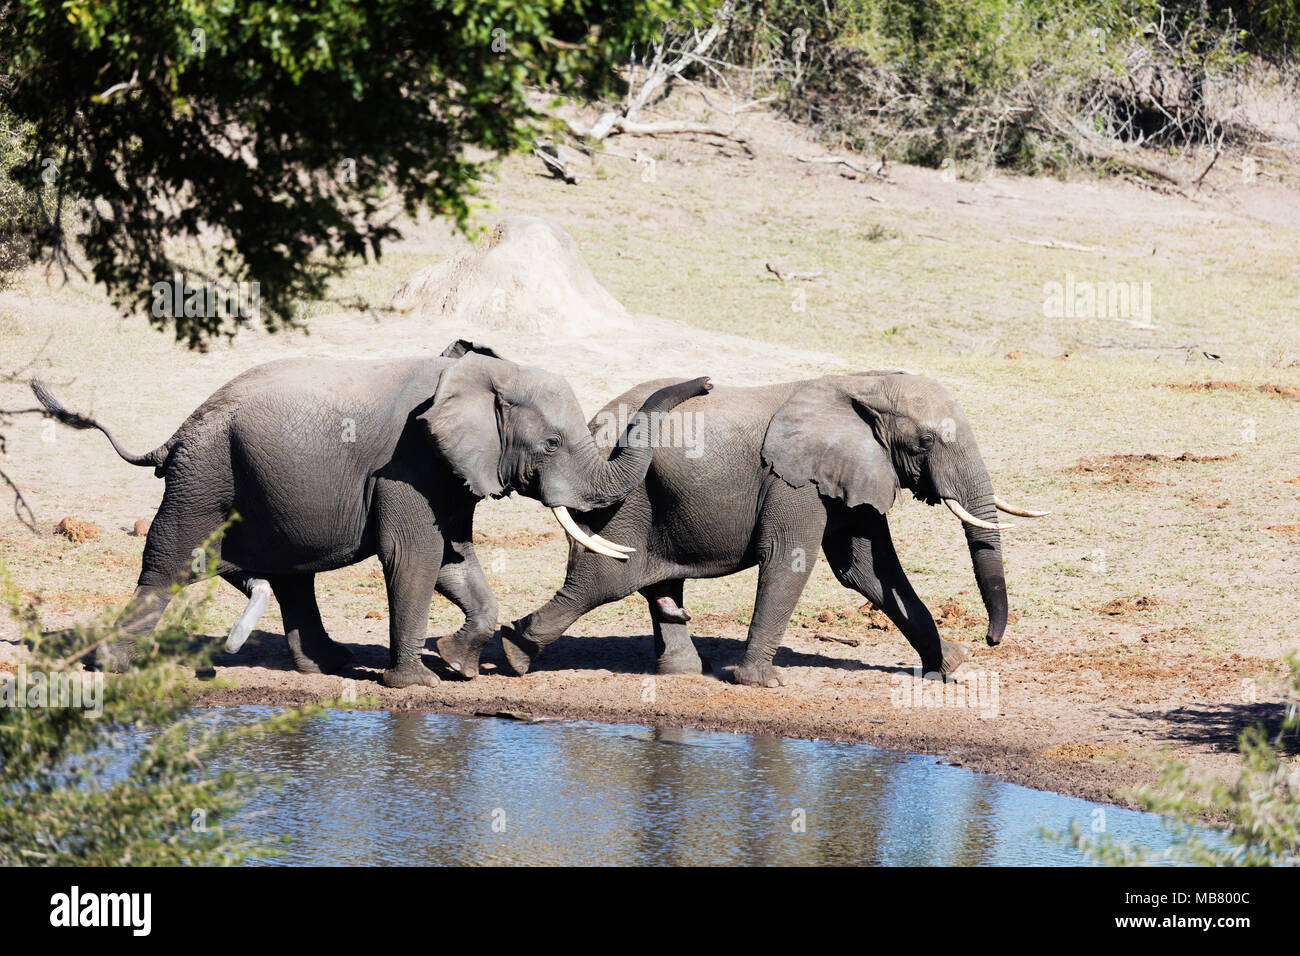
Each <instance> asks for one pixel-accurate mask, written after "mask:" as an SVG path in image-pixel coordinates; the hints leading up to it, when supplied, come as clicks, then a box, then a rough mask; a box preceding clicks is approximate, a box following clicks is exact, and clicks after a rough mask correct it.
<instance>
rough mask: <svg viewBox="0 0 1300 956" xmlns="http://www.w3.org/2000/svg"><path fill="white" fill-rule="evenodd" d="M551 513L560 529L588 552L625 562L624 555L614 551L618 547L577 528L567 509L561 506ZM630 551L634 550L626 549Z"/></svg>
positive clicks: (625, 556)
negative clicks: (553, 514)
mask: <svg viewBox="0 0 1300 956" xmlns="http://www.w3.org/2000/svg"><path fill="white" fill-rule="evenodd" d="M551 511H553V512H555V520H556V521H558V522H560V527H561V528H563V529H564V530H565V532H566V533H567V534H568V535H569V537H571V538H572V539H573V540H574V541H576V542H578V544H580V545H582V546H583V547H584V548H586V549H587V550H588V551H595V552H596V553H597V554H603V555H604V556H605V557H607V558H615V559H617V560H619V561H626V560H627V554H626V553H624V552H623V551H615V550H614V548H615V547H618V546H617V545H615V544H613V543H612V542H609V541H605V540H604V539H603V538H601V537H600V536H599V535H596V536H594V537H593V536H592V535H589V534H587V532H585V531H583V530H582V529H581V528H579V527H578V522H576V521H574V520H573V516H572V515H571V514H569V509H568V508H566V507H564V506H563V505H561V506H560V507H558V508H552V509H551ZM602 542H604V543H602ZM632 550H635V549H632V548H629V549H628V551H632Z"/></svg>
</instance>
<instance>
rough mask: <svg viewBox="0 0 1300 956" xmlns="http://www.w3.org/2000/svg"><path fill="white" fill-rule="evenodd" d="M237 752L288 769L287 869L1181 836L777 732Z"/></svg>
mask: <svg viewBox="0 0 1300 956" xmlns="http://www.w3.org/2000/svg"><path fill="white" fill-rule="evenodd" d="M267 710H268V709H267V708H259V707H242V708H230V709H222V711H221V712H220V719H221V720H223V721H224V720H239V721H243V720H253V719H256V718H259V717H262V716H265V714H266V713H267ZM228 759H232V760H234V761H235V762H236V763H237V764H238V765H240V766H242V767H244V768H246V769H249V770H254V771H261V772H268V773H275V774H280V775H283V778H284V785H283V787H282V789H281V790H280V792H279V793H278V794H263V795H260V796H258V797H257V798H256V799H255V800H254V802H253V804H252V805H251V807H250V809H251V810H253V811H256V814H255V815H253V816H251V817H250V818H248V819H246V820H245V821H244V822H242V823H241V824H240V826H241V827H242V829H243V830H244V832H245V833H247V834H250V835H257V836H272V835H278V834H288V835H289V836H290V838H291V840H290V842H289V844H288V846H287V848H286V849H285V850H284V851H283V853H281V854H280V855H279V857H278V858H276V859H275V860H274V861H273V862H276V863H280V864H289V865H301V864H413V865H433V864H791V865H799V864H854V865H863V864H883V865H1003V864H1038V865H1065V864H1075V863H1079V862H1082V861H1081V858H1080V857H1079V855H1078V854H1077V853H1075V852H1074V851H1073V850H1070V849H1067V848H1064V847H1061V846H1059V845H1057V844H1055V843H1054V842H1052V841H1050V840H1047V839H1044V838H1043V837H1042V836H1041V835H1040V832H1039V831H1040V829H1041V828H1048V829H1053V830H1060V831H1064V830H1066V829H1067V828H1068V827H1069V825H1070V822H1071V821H1078V823H1079V824H1080V826H1082V827H1084V828H1085V829H1091V828H1092V827H1093V826H1094V825H1095V824H1098V823H1099V824H1100V825H1102V826H1104V828H1105V831H1106V832H1107V833H1109V834H1110V835H1111V836H1113V837H1116V838H1118V839H1124V840H1131V841H1134V842H1136V843H1140V844H1143V845H1146V846H1148V847H1152V848H1156V849H1160V848H1163V847H1165V846H1166V845H1167V844H1168V841H1169V833H1168V831H1166V829H1165V828H1164V827H1163V826H1162V825H1161V821H1160V818H1159V817H1156V816H1154V815H1151V814H1146V813H1140V812H1136V811H1132V810H1124V809H1120V808H1117V807H1101V806H1100V805H1098V804H1093V803H1089V802H1088V801H1086V800H1079V799H1076V798H1073V797H1066V796H1061V795H1060V794H1056V793H1050V792H1045V791H1040V790H1031V789H1028V788H1026V787H1019V786H1015V785H1013V784H1008V783H1003V782H1000V781H998V780H995V779H993V778H991V777H989V776H987V775H983V774H977V773H973V772H971V771H969V770H965V769H962V768H959V767H951V766H947V765H944V764H940V763H938V762H937V760H936V758H934V757H927V756H920V755H915V754H904V753H897V752H894V751H888V750H880V749H877V748H874V747H869V746H866V745H862V744H839V743H828V742H824V741H810V740H794V739H789V738H783V737H773V736H750V735H744V734H730V733H717V732H706V731H696V730H686V729H681V728H653V727H643V726H636V725H610V724H597V723H571V722H559V721H542V722H517V721H508V720H499V719H489V718H473V717H461V716H455V715H447V714H413V713H393V712H388V711H336V712H332V713H331V714H329V715H328V716H326V717H323V718H320V719H313V720H311V721H308V722H306V723H305V724H304V725H303V726H302V727H301V728H300V729H299V730H298V731H297V732H295V733H293V734H288V735H282V736H273V737H268V738H264V739H261V740H257V741H254V742H252V743H250V744H249V745H248V746H247V748H246V749H245V750H244V751H243V752H242V753H241V755H240V756H238V757H237V758H228ZM1098 813H1100V816H1098Z"/></svg>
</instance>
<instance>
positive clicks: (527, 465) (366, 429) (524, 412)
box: [33, 341, 706, 687]
mask: <svg viewBox="0 0 1300 956" xmlns="http://www.w3.org/2000/svg"><path fill="white" fill-rule="evenodd" d="M705 388H706V380H705V379H696V380H694V381H692V382H686V383H674V384H672V385H668V386H667V387H665V388H663V389H657V390H654V389H652V390H651V391H652V392H653V393H654V394H649V393H647V400H646V402H645V412H646V413H647V414H648V413H653V412H656V411H666V410H668V409H671V408H673V407H674V406H675V405H676V404H677V403H678V402H680V401H682V400H684V399H686V398H690V397H692V396H695V395H699V394H703V392H704V390H705ZM33 390H34V391H35V392H36V394H37V397H38V398H39V399H40V401H41V402H42V404H44V405H45V407H46V409H47V410H48V411H49V412H50V413H51V414H52V415H53V416H54V417H56V418H58V419H59V420H61V421H63V422H64V423H65V424H68V425H72V426H73V427H77V428H99V429H100V430H101V431H104V429H103V428H102V426H100V425H99V424H97V423H96V422H94V421H92V420H91V419H88V418H86V417H84V416H81V415H78V414H76V413H74V412H69V411H67V410H66V409H64V408H63V406H62V405H60V404H59V403H58V401H57V400H56V399H55V398H54V397H53V396H51V395H50V394H49V393H48V392H46V391H45V390H44V389H43V388H42V387H40V386H39V385H36V384H34V385H33ZM583 418H584V416H583V413H582V409H581V407H580V406H579V405H578V401H577V399H576V398H575V397H574V394H573V392H572V390H571V389H570V388H569V386H568V384H567V383H565V381H564V380H563V379H562V378H560V377H559V376H558V375H553V374H551V373H549V372H545V371H542V370H540V369H534V368H525V367H522V366H519V365H516V364H514V363H513V362H508V361H505V360H503V359H501V358H500V357H498V356H496V354H495V353H494V352H492V351H491V350H490V349H486V348H483V347H482V346H476V345H474V344H473V343H469V342H464V341H461V342H457V343H454V344H453V345H452V346H451V347H449V348H448V349H447V351H446V352H444V353H443V356H442V357H438V358H416V359H392V360H381V361H356V360H339V361H333V360H325V359H287V360H283V361H278V362H272V363H270V364H267V365H262V366H258V367H257V368H254V369H251V370H249V371H247V372H245V373H244V374H242V375H240V376H238V377H237V378H235V379H233V380H231V381H230V382H228V383H227V384H226V385H224V386H222V387H221V388H220V389H219V390H218V391H217V392H216V393H214V394H213V395H212V397H210V398H209V399H208V400H207V401H206V402H204V403H203V404H202V405H201V406H199V408H198V409H197V410H196V411H195V412H194V413H193V414H192V415H190V417H189V419H187V420H186V422H185V423H184V424H183V425H182V426H181V427H180V429H179V430H178V431H177V432H176V434H175V435H173V436H172V437H171V438H170V439H169V440H168V441H167V442H166V443H165V444H163V445H161V446H160V447H158V448H156V449H155V450H153V451H151V452H149V453H148V454H145V455H132V454H130V453H128V452H125V451H123V450H122V449H121V448H120V447H119V446H118V445H117V442H116V441H113V438H112V436H111V435H109V440H110V441H113V447H114V448H115V449H116V450H117V452H118V454H119V455H121V456H122V457H123V458H124V459H125V460H127V461H128V462H131V463H132V464H136V465H152V466H154V468H155V473H156V474H158V475H159V476H161V477H165V478H166V481H167V484H166V490H165V491H164V493H163V500H162V504H161V506H160V507H159V509H158V514H157V516H156V517H155V518H154V520H153V524H152V525H151V526H150V528H149V536H148V540H147V541H146V544H145V550H144V559H143V567H142V569H141V572H140V578H139V583H138V585H137V587H136V590H135V594H134V595H133V596H132V598H131V601H130V603H129V604H128V606H127V608H126V610H125V611H124V612H123V616H122V618H121V620H120V621H119V624H120V626H121V629H122V632H123V634H124V635H125V638H124V640H122V641H120V642H118V643H117V644H116V645H114V646H113V648H112V649H111V653H110V654H109V655H108V660H107V661H105V663H106V664H107V665H108V666H110V667H118V668H120V667H123V666H125V665H126V664H128V663H129V661H130V658H131V656H132V654H133V651H134V644H135V642H134V641H133V640H132V639H131V638H132V637H133V636H137V635H140V634H144V633H147V632H149V631H151V630H152V629H153V627H154V626H155V625H156V624H157V622H158V619H159V617H160V616H161V615H162V613H163V610H164V609H165V608H166V606H167V604H168V602H169V601H170V599H171V586H172V584H173V582H181V583H189V582H191V581H193V580H196V579H197V578H199V577H202V576H203V575H202V574H195V573H194V571H193V570H192V568H191V563H192V562H193V561H194V551H195V549H196V548H200V547H201V546H202V545H203V543H204V541H205V540H206V539H207V538H208V537H209V535H211V534H212V533H213V532H214V531H215V530H217V529H218V528H219V527H220V526H221V525H222V524H223V523H225V522H226V521H227V519H229V517H230V516H231V514H232V513H237V514H238V515H239V516H240V520H239V521H238V522H236V523H235V524H234V525H233V526H232V527H231V528H230V530H229V531H228V532H227V533H226V535H225V537H224V539H223V541H222V542H221V548H220V563H219V566H218V567H217V568H216V569H215V572H216V573H218V574H221V575H222V577H224V578H225V579H226V580H227V581H229V582H230V583H231V584H233V585H234V586H236V587H238V588H239V589H240V590H241V591H243V592H244V593H245V594H246V595H249V596H250V597H251V598H253V600H254V606H255V604H256V603H257V601H258V599H259V596H258V595H257V584H258V582H259V581H260V580H263V579H264V580H265V581H267V582H269V584H270V587H271V590H272V591H273V592H274V594H275V597H276V600H277V601H278V602H279V605H280V611H281V614H282V615H283V618H284V625H285V632H286V637H287V639H288V643H289V649H290V652H291V653H292V656H293V661H294V665H295V666H296V667H297V668H298V670H300V671H303V672H307V673H317V672H334V671H337V670H339V669H340V668H342V667H344V666H345V665H346V663H347V662H348V660H349V658H350V654H349V653H348V652H347V650H346V649H344V648H343V647H341V646H340V645H338V644H336V643H334V642H333V641H332V640H330V638H329V637H328V635H326V633H325V629H324V627H323V626H322V624H321V618H320V611H319V609H318V608H317V605H316V595H315V588H314V577H315V575H316V574H317V573H318V572H320V571H329V570H332V569H334V568H340V567H344V566H345V565H349V564H355V563H356V562H358V561H361V560H364V559H365V558H367V557H369V556H371V555H375V554H377V555H378V556H379V560H380V562H381V564H382V565H383V570H384V580H385V583H386V586H387V591H388V604H389V612H390V613H389V621H390V624H389V664H388V669H387V670H385V671H384V674H383V678H382V680H383V683H384V684H386V685H388V686H389V687H405V686H408V685H411V684H433V683H436V682H437V677H436V676H435V675H434V674H433V673H432V672H431V671H430V670H428V669H427V668H426V667H425V666H424V664H423V662H422V661H421V659H420V653H421V650H422V649H423V647H424V643H425V638H426V627H427V623H428V619H429V604H430V602H431V600H432V598H433V593H434V590H435V588H436V590H437V591H438V592H440V593H441V594H443V595H445V596H446V597H447V598H449V599H450V600H451V601H453V602H454V603H455V604H456V605H457V606H458V607H459V608H460V609H461V610H462V611H463V612H464V614H465V624H464V626H463V627H462V628H461V629H460V630H459V631H458V632H457V633H455V634H453V635H450V636H448V637H444V638H442V639H441V640H440V641H438V645H437V646H438V652H439V653H440V654H441V656H442V657H443V658H444V659H445V660H446V661H447V662H448V663H449V664H450V665H451V666H452V667H453V668H456V669H459V670H462V671H465V672H470V673H473V672H476V671H477V670H478V652H479V649H480V648H481V647H482V644H483V643H484V642H485V641H486V640H487V639H488V638H490V637H491V636H492V634H493V633H494V631H495V629H496V624H497V603H496V599H495V598H494V597H493V595H492V592H491V590H490V589H489V587H488V584H487V580H486V579H485V578H484V575H483V571H482V569H481V568H480V567H479V564H478V560H477V558H476V557H475V555H474V547H473V545H472V544H471V543H470V542H471V536H472V525H473V518H474V507H475V505H476V504H477V503H478V501H479V500H480V499H481V498H484V497H489V496H491V497H501V496H503V495H505V494H508V493H509V492H511V491H518V492H519V493H521V494H524V495H528V496H529V497H532V498H536V499H538V500H540V501H541V502H542V503H543V504H545V505H547V506H548V507H555V506H560V505H563V506H565V507H567V508H570V509H574V510H582V511H586V510H591V509H594V508H602V507H607V506H609V505H612V504H614V503H616V502H617V501H619V500H620V499H622V498H623V496H624V495H626V494H628V493H629V492H630V491H632V490H634V489H636V488H637V487H638V486H639V485H640V484H641V482H642V480H643V479H644V477H645V473H646V468H647V467H648V466H649V464H650V456H651V450H650V449H649V448H632V447H626V448H623V449H621V452H620V453H619V454H616V455H613V456H607V455H606V454H602V453H601V452H599V451H598V450H597V448H596V445H595V443H594V442H593V440H592V436H591V434H590V433H589V432H588V430H587V427H586V424H585V423H584V420H583ZM105 434H106V435H107V434H108V433H107V431H105ZM253 616H254V617H255V616H256V615H255V614H254V615H253Z"/></svg>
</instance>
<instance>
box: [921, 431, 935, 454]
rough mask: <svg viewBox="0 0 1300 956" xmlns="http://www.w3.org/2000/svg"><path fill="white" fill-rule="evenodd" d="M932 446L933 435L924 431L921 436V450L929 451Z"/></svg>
mask: <svg viewBox="0 0 1300 956" xmlns="http://www.w3.org/2000/svg"><path fill="white" fill-rule="evenodd" d="M933 447H934V436H933V435H931V434H930V433H929V432H926V433H925V434H924V435H922V436H921V451H929V450H930V449H931V448H933Z"/></svg>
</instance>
